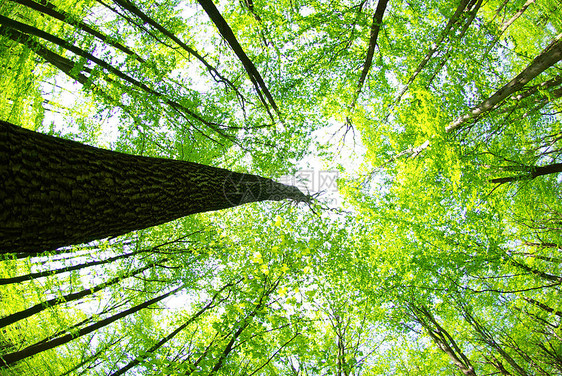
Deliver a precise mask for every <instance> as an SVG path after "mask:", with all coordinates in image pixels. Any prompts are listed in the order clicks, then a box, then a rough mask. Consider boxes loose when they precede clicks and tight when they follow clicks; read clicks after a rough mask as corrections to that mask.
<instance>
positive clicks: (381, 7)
mask: <svg viewBox="0 0 562 376" xmlns="http://www.w3.org/2000/svg"><path fill="white" fill-rule="evenodd" d="M387 3H388V0H379V2H378V4H377V9H376V10H375V13H374V14H373V22H372V23H371V36H370V38H369V49H368V50H367V57H366V58H365V64H363V70H362V71H361V77H360V78H359V82H358V83H357V90H356V91H355V95H354V96H353V101H352V103H351V108H354V107H355V103H356V102H357V98H359V95H360V94H361V90H362V89H363V85H364V84H365V80H366V79H367V75H368V74H369V70H370V69H371V65H372V64H373V56H374V55H375V47H376V45H377V39H378V37H379V31H380V29H381V25H382V17H383V15H384V11H385V10H386V5H387Z"/></svg>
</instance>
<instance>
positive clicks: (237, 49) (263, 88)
mask: <svg viewBox="0 0 562 376" xmlns="http://www.w3.org/2000/svg"><path fill="white" fill-rule="evenodd" d="M118 1H128V0H118ZM197 2H198V3H199V5H201V7H202V8H203V10H204V11H205V13H207V15H208V16H209V18H210V19H211V21H213V23H214V24H215V26H216V27H217V29H218V30H219V33H220V34H221V35H222V37H223V38H224V39H225V40H226V41H227V42H228V44H229V45H230V47H231V48H232V50H233V51H234V53H235V54H236V56H238V59H239V60H240V62H242V65H243V66H244V69H245V70H246V72H247V73H248V76H249V78H250V80H251V81H252V83H253V84H254V87H255V88H256V91H257V93H258V95H259V97H260V100H261V101H262V103H263V104H264V106H265V108H266V109H267V110H268V112H269V108H268V105H267V102H269V104H270V105H271V107H273V109H274V110H275V112H277V114H278V115H279V116H280V112H279V108H278V107H277V104H276V103H275V100H274V99H273V97H272V95H271V93H270V92H269V89H268V88H267V85H266V84H265V82H264V81H263V78H262V76H261V75H260V73H259V72H258V70H257V69H256V67H255V65H254V63H253V62H252V60H250V58H249V57H248V55H246V53H245V52H244V49H243V48H242V46H241V45H240V43H239V42H238V40H237V39H236V36H235V35H234V32H233V31H232V29H231V28H230V26H229V25H228V22H226V20H225V19H224V17H223V16H222V15H221V14H220V12H219V10H218V9H217V7H216V6H215V4H214V3H213V1H212V0H197ZM262 92H263V94H264V95H265V97H266V98H267V102H266V101H265V99H264V98H263V97H262V95H261V93H262ZM270 116H271V114H270ZM271 117H272V119H273V116H271Z"/></svg>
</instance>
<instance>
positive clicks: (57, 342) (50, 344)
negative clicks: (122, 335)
mask: <svg viewBox="0 0 562 376" xmlns="http://www.w3.org/2000/svg"><path fill="white" fill-rule="evenodd" d="M182 288H183V286H180V287H178V288H175V289H173V290H172V291H169V292H167V293H165V294H163V295H160V296H158V297H156V298H154V299H150V300H148V301H146V302H144V303H141V304H139V305H136V306H134V307H131V308H129V309H127V310H125V311H123V312H120V313H118V314H116V315H113V316H110V317H107V318H105V319H103V320H100V321H98V322H97V323H95V324H92V325H89V326H87V327H85V328H82V329H80V330H77V331H76V332H73V333H69V334H65V335H64V336H61V337H58V338H54V339H52V340H49V341H46V342H43V341H41V342H38V343H36V344H33V345H31V346H28V347H26V348H24V349H22V350H19V351H15V352H13V353H9V354H5V355H2V356H1V357H0V368H4V367H7V366H10V365H12V364H14V363H16V362H19V361H20V360H23V359H25V358H29V357H30V356H33V355H36V354H39V353H42V352H43V351H47V350H50V349H53V348H55V347H58V346H61V345H64V344H65V343H68V342H70V341H72V340H73V339H76V338H79V337H82V336H85V335H86V334H89V333H92V332H94V331H96V330H98V329H100V328H103V327H104V326H107V325H109V324H111V323H113V322H115V321H117V320H119V319H122V318H123V317H127V316H129V315H131V314H133V313H135V312H138V311H140V310H141V309H144V308H147V307H150V306H151V305H153V304H155V303H158V302H159V301H161V300H164V299H166V298H167V297H168V296H171V295H173V294H175V293H176V292H178V291H179V290H181V289H182Z"/></svg>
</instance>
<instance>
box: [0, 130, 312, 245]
mask: <svg viewBox="0 0 562 376" xmlns="http://www.w3.org/2000/svg"><path fill="white" fill-rule="evenodd" d="M283 199H292V200H295V201H297V202H308V201H309V200H310V198H309V197H308V196H306V195H305V194H303V193H302V192H301V191H300V190H299V189H298V188H296V187H291V186H287V185H284V184H280V183H276V182H274V181H273V180H270V179H266V178H263V177H260V176H256V175H250V174H243V173H237V172H232V171H229V170H225V169H222V168H216V167H210V166H205V165H201V164H198V163H192V162H186V161H176V160H170V159H163V158H150V157H141V156H133V155H128V154H123V153H117V152H112V151H108V150H103V149H98V148H94V147H91V146H87V145H83V144H80V143H78V142H74V141H69V140H64V139H60V138H55V137H51V136H47V135H44V134H40V133H37V132H32V131H29V130H25V129H22V128H20V127H17V126H15V125H12V124H10V123H7V122H4V121H0V253H6V252H37V251H48V250H54V249H56V248H59V247H63V246H67V245H72V244H80V243H86V242H90V241H93V240H96V239H102V238H107V237H114V236H118V235H122V234H126V233H128V232H130V231H133V230H139V229H143V228H147V227H151V226H155V225H158V224H162V223H165V222H169V221H172V220H174V219H177V218H181V217H184V216H187V215H190V214H195V213H200V212H206V211H212V210H220V209H225V208H229V207H233V206H237V205H242V204H245V203H249V202H257V201H266V200H277V201H278V200H283Z"/></svg>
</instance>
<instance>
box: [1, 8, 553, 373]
mask: <svg viewBox="0 0 562 376" xmlns="http://www.w3.org/2000/svg"><path fill="white" fill-rule="evenodd" d="M459 3H460V2H459V1H429V2H427V1H426V2H421V1H412V2H408V3H400V2H389V5H388V8H387V11H386V13H385V14H384V17H383V25H382V28H381V32H380V34H379V37H378V41H377V48H376V50H375V51H376V52H375V57H374V60H373V66H372V67H371V69H370V72H369V75H368V77H367V80H366V82H365V85H364V87H363V89H362V91H361V93H360V95H359V96H358V98H357V102H356V103H355V104H354V105H353V106H352V101H353V100H354V95H355V93H356V90H357V82H358V80H359V77H360V75H361V71H362V67H363V64H364V60H365V56H366V51H367V48H368V44H369V40H370V28H371V22H372V15H373V13H374V10H375V8H376V5H377V4H376V2H372V1H358V2H349V1H346V0H341V1H339V0H338V1H332V2H325V1H316V0H314V1H306V2H303V1H300V2H299V1H285V0H281V1H280V2H279V1H278V2H275V3H273V2H270V3H268V2H263V1H256V2H253V1H242V2H217V6H218V8H219V10H220V12H221V14H222V15H223V16H224V18H225V19H226V21H227V22H228V24H229V25H230V27H231V28H232V30H233V32H234V34H235V36H236V38H237V39H238V41H239V42H240V44H241V46H242V47H243V49H244V51H245V52H246V54H247V55H248V57H249V58H250V59H251V60H252V62H253V63H254V65H255V66H256V68H257V70H258V71H259V72H260V74H261V75H262V76H263V77H264V80H265V82H266V84H267V86H268V89H269V90H270V92H271V93H272V95H273V97H274V99H275V101H276V103H277V104H278V106H279V108H280V113H281V115H280V116H277V115H276V114H273V113H272V114H269V113H268V111H267V110H266V108H265V107H264V106H263V104H262V102H261V100H260V99H259V97H258V95H257V93H256V91H255V88H254V87H253V85H252V83H251V82H250V80H249V78H248V75H247V73H246V72H245V70H244V69H243V66H242V64H241V63H240V61H239V60H238V59H237V57H236V55H235V54H234V53H233V52H232V50H231V49H230V47H229V46H228V44H227V43H225V42H224V41H223V40H222V39H221V38H220V35H219V33H218V31H217V30H216V27H215V26H214V25H213V24H212V23H211V21H210V20H209V19H208V17H207V15H206V14H205V13H204V12H203V11H202V9H201V8H200V7H199V6H198V4H196V3H194V2H179V1H175V0H170V1H168V0H166V1H159V2H153V1H145V2H138V1H136V2H134V3H128V2H119V1H115V2H107V3H106V2H94V1H81V2H74V1H67V0H56V1H53V2H52V4H51V5H53V6H54V8H53V9H57V10H58V11H60V12H65V15H66V16H65V20H64V21H61V20H58V19H55V18H53V17H51V16H49V15H46V14H42V13H41V12H39V11H37V10H33V9H31V8H29V7H26V6H24V5H22V4H19V3H16V2H15V1H12V0H6V1H4V2H2V3H1V4H0V14H1V15H2V16H5V17H9V18H10V19H13V20H16V21H19V22H23V23H25V24H27V25H29V26H33V27H36V28H38V29H40V30H43V31H45V32H47V33H50V34H52V35H54V36H56V37H58V38H61V39H62V40H64V41H66V42H67V43H69V44H71V45H72V46H74V47H76V48H79V49H80V50H81V51H82V52H81V53H78V52H76V51H78V50H76V49H75V51H74V52H73V51H71V50H70V49H68V48H66V47H64V46H62V45H57V44H56V43H53V42H52V41H51V42H49V41H46V40H45V39H42V38H40V37H39V36H37V35H30V34H28V36H29V38H31V42H29V43H25V42H24V40H19V41H15V40H14V39H13V38H9V36H8V34H6V30H7V26H2V28H1V29H0V61H1V63H0V87H2V90H1V92H0V119H2V120H6V121H10V122H12V123H15V124H18V125H21V126H23V127H26V128H31V129H38V130H40V131H43V132H45V133H49V134H53V135H58V136H61V137H65V138H69V139H74V140H78V141H81V142H85V143H88V144H91V145H97V146H102V147H105V148H108V149H111V150H117V151H121V152H126V153H131V154H138V155H147V156H154V157H165V158H174V159H179V160H187V161H193V162H197V163H203V164H208V165H215V166H220V167H225V168H229V169H233V170H238V171H244V172H251V173H258V174H262V175H264V176H269V177H280V176H282V175H286V174H291V173H294V172H295V171H296V170H298V169H299V168H302V167H303V165H305V164H306V163H310V164H311V165H320V164H324V165H325V166H328V168H333V167H334V166H335V165H336V163H338V162H337V161H340V162H339V163H341V161H342V160H345V159H346V153H347V152H346V148H347V147H348V145H349V144H351V140H354V141H355V142H356V143H357V144H359V146H360V148H357V149H361V151H359V152H358V154H360V157H359V159H360V161H359V162H347V161H344V162H343V166H340V171H341V174H342V177H343V178H342V179H340V180H339V182H338V185H339V193H338V198H340V199H341V200H342V201H343V203H342V204H341V205H338V207H330V206H333V205H326V204H324V203H322V196H320V201H319V202H318V203H316V204H315V206H313V207H307V206H291V204H289V203H286V202H285V203H283V202H282V203H257V204H251V205H247V206H243V207H237V208H233V209H229V210H227V211H221V212H217V213H204V214H200V215H196V216H192V217H189V218H183V219H179V220H177V221H174V222H171V223H167V224H163V225H161V226H157V227H154V228H150V229H146V230H142V231H138V232H136V233H132V234H128V235H126V236H123V237H119V238H117V239H105V240H100V241H96V242H94V243H92V244H87V245H81V246H77V247H73V248H71V249H68V250H65V252H59V253H57V254H52V255H38V256H36V257H28V258H24V259H17V258H14V259H12V258H10V256H6V259H5V260H3V261H1V262H0V281H4V280H6V281H7V282H6V283H5V284H0V317H4V316H7V315H9V314H12V313H15V312H19V311H22V310H24V309H26V308H28V307H31V306H33V305H35V304H41V303H42V302H45V301H47V300H49V299H51V298H54V297H60V298H61V299H63V297H64V296H66V295H68V294H69V293H72V292H76V291H81V290H83V289H85V288H91V287H93V286H95V285H98V284H100V283H103V282H105V281H108V280H110V279H112V278H116V277H119V276H125V275H126V274H127V273H128V272H130V271H131V270H134V269H138V268H141V267H143V266H147V265H151V263H155V262H156V261H158V260H163V259H165V261H159V262H158V264H157V265H154V266H152V267H150V268H149V269H147V270H146V271H144V272H142V273H141V274H139V275H135V276H131V277H127V278H123V279H122V280H120V281H119V283H117V284H114V285H111V286H108V287H107V288H104V289H103V290H101V291H99V292H97V293H96V294H93V295H88V296H86V297H84V298H82V299H80V300H78V301H67V302H61V303H62V304H59V305H56V306H53V307H48V308H47V309H45V310H43V311H42V312H40V313H38V314H36V315H33V316H31V317H28V318H26V319H23V320H20V321H18V322H17V323H12V324H10V325H7V326H6V327H4V328H2V329H1V331H0V354H2V355H5V354H9V353H12V352H15V351H18V350H21V349H23V348H25V347H26V346H29V345H32V344H35V343H38V342H40V341H47V340H48V339H52V338H58V337H60V336H63V335H65V334H71V335H72V336H73V337H74V339H73V340H72V341H70V342H68V343H66V344H64V345H61V346H58V347H56V348H54V349H50V350H47V351H44V352H41V353H39V354H37V355H34V356H33V357H29V358H26V359H24V360H23V361H21V362H19V363H17V364H16V365H15V366H14V367H13V368H10V369H3V370H2V371H1V372H4V373H5V374H6V375H19V374H45V375H51V374H52V375H59V374H64V373H65V372H66V373H67V374H76V375H111V374H113V373H114V372H117V371H118V370H119V369H122V368H123V367H125V366H127V365H128V364H129V363H130V362H131V361H138V364H136V365H135V366H134V367H133V369H132V370H131V371H130V373H131V374H142V375H162V374H192V375H210V374H214V375H287V376H289V375H295V376H296V375H304V374H306V375H324V374H334V375H346V376H348V375H451V374H459V375H460V374H463V372H464V371H462V370H461V366H459V364H460V363H463V364H464V366H465V367H467V368H469V367H473V368H474V372H475V374H477V375H485V374H500V373H501V374H525V373H526V374H528V375H534V374H537V375H538V374H540V375H556V374H560V373H561V372H562V363H561V361H560V359H561V358H562V356H561V351H562V347H561V342H560V338H561V336H562V333H561V332H560V327H561V326H560V320H561V313H560V312H562V305H561V303H560V301H561V299H560V283H561V281H562V279H561V278H562V277H561V276H562V267H561V259H562V258H561V256H560V249H561V247H562V232H561V231H560V223H561V221H562V204H561V203H562V197H560V192H561V186H560V177H559V175H558V174H556V173H551V174H546V175H542V176H534V175H533V174H532V173H533V171H536V168H538V167H541V166H547V165H555V164H558V163H562V160H561V158H562V156H561V150H562V148H561V144H560V142H561V141H560V140H562V130H561V126H560V124H561V119H560V111H561V110H560V105H561V102H560V97H561V96H562V94H561V90H562V89H561V86H560V63H558V64H557V65H555V66H552V67H550V68H548V69H546V70H545V71H544V72H543V73H541V74H540V75H538V76H537V77H536V78H535V79H534V80H532V81H531V82H529V83H528V84H527V85H526V86H525V87H524V88H523V89H521V90H520V91H518V92H516V93H514V94H513V95H511V96H510V97H509V98H507V99H506V100H505V101H503V102H502V103H500V104H498V105H497V106H496V107H494V108H493V109H492V110H490V111H486V112H484V113H482V114H481V115H479V116H477V117H475V118H473V119H472V120H470V121H468V122H466V123H464V124H463V125H462V126H460V127H459V128H458V129H455V131H454V132H449V131H447V126H448V125H449V124H450V123H451V122H452V121H454V120H455V119H457V118H458V117H459V116H462V115H465V114H468V113H470V112H471V111H472V109H474V108H476V107H477V106H479V105H480V104H481V103H482V102H483V101H485V100H486V99H488V98H489V97H490V96H491V95H493V94H494V93H495V92H496V91H497V90H499V89H500V88H501V87H503V86H504V85H505V84H506V83H507V82H509V81H510V80H511V79H513V78H514V77H515V76H517V75H518V74H519V73H520V72H521V71H522V70H523V69H524V68H525V67H526V66H528V65H529V64H530V62H531V61H532V60H533V59H534V58H535V57H536V56H537V55H539V54H540V53H541V51H543V50H544V48H545V47H546V46H547V45H548V44H549V43H551V41H553V40H554V38H555V37H556V36H557V35H559V34H560V32H561V31H562V16H561V14H560V12H559V9H560V2H559V1H557V0H548V1H541V2H535V3H533V4H531V5H529V7H528V8H525V9H524V11H522V12H521V14H520V15H519V17H517V18H516V19H515V20H514V22H513V23H512V24H510V25H509V26H508V27H507V28H505V26H506V25H507V22H508V21H509V20H510V19H512V18H513V17H514V16H515V15H517V14H518V13H517V12H519V11H521V10H522V9H523V6H524V5H525V3H526V1H523V0H521V1H519V0H517V1H509V2H504V1H502V0H494V1H487V2H467V3H468V4H469V5H468V8H466V9H464V11H463V12H461V14H460V16H459V19H458V20H457V21H456V22H455V23H453V24H452V26H451V29H450V30H449V31H448V32H444V30H445V25H447V23H448V21H449V19H450V18H451V17H452V16H453V14H454V12H455V9H457V7H458V5H459ZM104 4H106V5H104ZM124 4H125V5H124ZM127 4H128V5H127ZM131 4H132V5H134V6H135V7H136V8H137V12H133V11H131ZM476 7H478V8H476ZM138 12H143V13H144V14H145V16H146V17H148V18H150V19H151V20H152V21H153V22H154V23H157V24H158V25H160V26H161V27H162V28H163V29H162V28H161V29H157V28H155V27H154V26H151V24H150V23H149V22H147V21H146V19H142V18H141V17H140V16H139V13H138ZM472 15H474V17H472ZM84 25H87V26H89V27H91V29H93V30H94V31H95V32H96V33H97V34H98V36H95V35H94V34H92V33H91V32H89V31H88V30H87V28H85V27H84ZM502 29H505V30H502ZM163 30H164V31H163ZM99 34H101V35H104V36H105V37H106V38H105V40H102V39H100V38H99ZM170 35H172V36H174V37H177V38H178V39H179V40H180V41H181V42H183V43H184V44H185V46H187V47H188V49H186V48H185V47H184V46H181V45H179V44H178V43H177V41H176V40H174V39H173V38H171V37H170ZM38 46H40V47H43V48H46V49H49V50H50V51H51V52H52V53H53V54H55V55H54V57H53V56H52V55H49V56H50V57H49V56H48V55H45V54H44V53H43V54H41V53H40V51H41V50H40V48H39V47H38ZM189 49H191V50H192V51H191V52H190V51H188V50H189ZM127 50H128V51H127ZM193 51H196V53H197V54H199V57H200V58H202V59H204V60H205V63H206V64H207V66H205V65H204V63H203V62H201V59H200V58H198V57H196V56H195V55H194V54H193ZM86 53H87V54H90V55H87V54H86ZM429 55H431V57H430V58H427V56H429ZM92 57H94V58H97V59H99V60H98V61H96V60H94V59H93V58H92ZM61 62H62V63H61ZM422 62H424V63H423V64H422ZM56 63H58V65H57V64H56ZM61 64H62V66H64V67H67V68H68V69H66V70H65V69H61ZM420 67H421V68H420ZM213 69H215V70H213ZM414 75H415V77H414ZM402 91H403V93H402ZM401 93H402V94H401ZM340 127H341V130H342V131H343V130H345V129H347V133H346V134H345V136H344V138H343V139H338V137H340V136H341V134H342V133H336V135H335V136H333V137H331V138H330V137H329V136H331V133H332V132H333V130H334V129H338V128H340ZM325 136H328V137H325ZM317 140H329V141H328V142H327V144H325V143H321V142H319V141H317ZM498 179H500V180H498ZM501 179H504V180H501ZM510 179H511V180H510ZM129 253H130V254H131V255H129ZM120 256H123V257H120ZM113 258H115V259H114V260H113V261H111V259H113ZM108 259H109V260H110V261H108V262H107V263H100V264H96V265H93V266H84V267H82V268H80V267H79V266H80V265H81V264H86V263H92V262H96V261H100V260H108ZM73 267H74V270H72V271H63V272H60V273H55V271H56V270H63V269H64V268H73ZM48 270H51V271H53V273H52V274H51V273H49V274H50V275H48V276H42V277H37V276H34V277H30V278H29V280H26V281H23V282H17V283H16V282H13V283H9V279H10V278H14V277H17V276H23V275H26V274H30V273H38V272H41V271H48ZM179 286H182V289H181V291H180V292H178V293H176V294H174V296H173V297H171V298H168V299H166V300H164V301H162V302H159V303H156V304H154V305H152V306H151V307H149V308H147V309H142V310H140V311H138V312H135V313H134V314H131V315H127V316H125V317H123V318H121V319H119V320H117V321H116V322H113V323H112V324H111V325H108V326H103V327H100V328H98V329H97V330H95V331H93V332H91V333H88V334H87V335H84V336H79V335H78V334H79V331H80V330H81V329H83V328H85V327H87V326H89V325H92V324H95V323H99V322H102V320H104V319H107V318H109V317H111V316H113V315H115V314H118V313H120V312H123V311H125V310H127V309H130V308H131V307H134V306H136V305H139V304H142V303H144V302H146V301H149V300H150V299H153V298H155V297H157V296H159V295H161V294H163V293H165V292H167V291H170V290H172V289H173V288H176V287H179ZM183 326H184V327H183ZM178 328H180V330H179V331H178V332H177V333H175V334H174V335H173V336H171V334H172V333H174V330H176V329H178ZM436 333H437V334H436ZM439 333H441V334H439ZM445 333H447V334H445ZM167 336H170V338H168V337H167ZM163 339H167V340H166V341H164V343H162V344H160V342H161V341H163ZM453 344H454V345H453ZM447 346H449V348H450V349H452V350H448V349H447ZM0 356H1V355H0ZM455 359H456V360H455ZM459 359H460V363H459ZM465 374H466V373H465Z"/></svg>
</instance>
